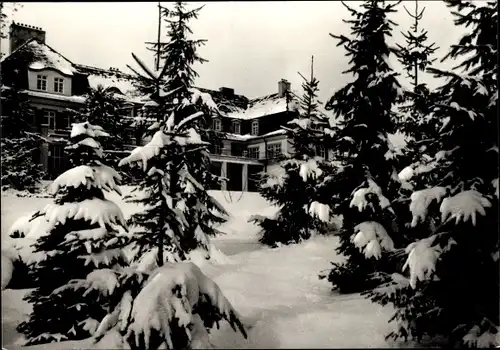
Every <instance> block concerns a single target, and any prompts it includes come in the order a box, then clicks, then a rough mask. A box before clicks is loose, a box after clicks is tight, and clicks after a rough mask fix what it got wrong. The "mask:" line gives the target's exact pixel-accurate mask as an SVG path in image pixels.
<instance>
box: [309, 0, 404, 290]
mask: <svg viewBox="0 0 500 350" xmlns="http://www.w3.org/2000/svg"><path fill="white" fill-rule="evenodd" d="M397 5H398V3H389V2H387V3H386V2H384V1H365V2H363V4H361V5H360V9H354V8H351V7H350V6H348V5H346V4H344V6H345V7H346V8H347V9H348V10H349V12H350V13H351V16H352V17H353V19H351V20H349V21H348V22H349V23H351V38H348V37H346V36H344V35H340V36H337V35H332V37H333V38H335V39H336V40H338V41H339V42H338V44H337V45H338V46H340V45H342V46H343V47H344V49H345V50H346V51H347V56H348V57H350V68H349V69H348V70H346V71H345V72H344V74H350V75H351V76H353V81H352V82H350V83H348V84H346V85H345V86H344V87H343V88H341V89H339V90H338V91H337V92H335V94H334V95H333V96H332V97H331V98H330V100H329V101H328V102H327V105H326V109H327V110H332V111H333V112H334V116H335V119H336V125H335V129H336V130H335V147H334V148H333V149H334V150H335V151H336V154H335V156H334V158H335V161H336V165H337V170H336V172H335V173H334V174H332V175H331V176H329V177H328V178H327V179H326V181H324V182H323V183H322V184H321V186H320V191H319V192H320V193H322V194H323V198H322V199H320V200H318V202H320V203H323V204H326V205H329V206H330V209H331V212H332V213H333V214H336V215H342V216H343V227H342V230H341V232H340V234H339V237H340V244H339V246H338V247H337V249H336V250H337V252H338V253H339V254H342V255H344V256H345V257H346V261H345V262H342V263H333V269H332V270H331V271H329V272H327V273H326V276H325V274H323V275H322V276H321V277H328V280H329V281H330V282H331V283H332V284H333V288H334V289H336V290H339V291H340V292H342V293H350V292H359V291H362V290H365V289H368V288H372V287H374V286H376V285H377V284H378V283H379V281H378V279H379V277H380V272H383V271H391V270H394V269H395V267H394V266H393V262H392V261H391V260H390V259H388V258H389V257H390V255H388V254H387V252H390V251H392V250H393V249H394V247H395V246H397V245H398V244H401V240H400V239H399V235H400V233H399V228H398V225H397V215H396V212H395V210H394V208H393V205H392V204H393V203H392V202H393V201H394V200H395V199H397V198H398V189H399V181H398V177H397V172H396V164H395V160H394V157H393V155H392V149H391V147H392V145H391V143H390V141H389V140H388V134H389V133H394V132H395V128H396V113H395V110H394V108H393V107H394V106H395V104H396V103H397V102H398V101H399V100H400V98H401V97H402V89H401V87H400V85H399V83H398V81H397V78H396V77H397V73H395V72H394V71H393V70H392V68H391V66H390V64H389V62H388V60H389V56H390V55H392V53H393V52H392V51H393V50H392V49H391V48H390V47H389V46H388V44H387V41H386V37H387V36H389V35H391V30H392V27H393V26H394V23H393V22H392V21H391V20H390V19H389V18H388V16H389V14H390V13H392V12H395V11H396V9H395V7H396V6H397ZM374 273H375V274H374Z"/></svg>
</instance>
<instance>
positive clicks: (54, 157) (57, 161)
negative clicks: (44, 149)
mask: <svg viewBox="0 0 500 350" xmlns="http://www.w3.org/2000/svg"><path fill="white" fill-rule="evenodd" d="M67 168H68V163H67V158H66V155H65V154H64V145H61V144H51V145H49V153H48V173H49V174H50V177H51V178H53V179H55V178H56V177H57V176H59V175H60V174H61V173H63V172H64V171H66V169H67Z"/></svg>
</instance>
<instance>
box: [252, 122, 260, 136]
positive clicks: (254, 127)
mask: <svg viewBox="0 0 500 350" xmlns="http://www.w3.org/2000/svg"><path fill="white" fill-rule="evenodd" d="M251 134H252V135H259V121H258V120H254V121H253V122H252V132H251Z"/></svg>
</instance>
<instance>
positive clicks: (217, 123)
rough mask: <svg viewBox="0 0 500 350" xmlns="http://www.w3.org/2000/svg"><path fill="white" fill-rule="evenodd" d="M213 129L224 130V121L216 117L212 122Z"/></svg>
mask: <svg viewBox="0 0 500 350" xmlns="http://www.w3.org/2000/svg"><path fill="white" fill-rule="evenodd" d="M212 126H213V129H214V130H215V131H221V130H222V121H221V120H220V119H214V120H213V122H212Z"/></svg>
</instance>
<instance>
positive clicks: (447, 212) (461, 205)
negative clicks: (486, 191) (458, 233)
mask: <svg viewBox="0 0 500 350" xmlns="http://www.w3.org/2000/svg"><path fill="white" fill-rule="evenodd" d="M489 207H491V202H490V201H489V200H488V199H487V198H485V197H484V196H483V195H482V194H481V193H479V192H477V191H475V190H469V191H464V192H460V193H459V194H457V195H455V196H453V197H448V198H445V199H444V200H443V202H442V203H441V207H440V208H439V210H440V211H441V220H442V221H443V222H445V221H447V220H451V219H455V223H456V224H458V223H459V222H460V220H463V221H464V222H467V221H468V220H469V219H471V221H472V225H474V226H476V213H479V214H481V215H482V216H485V215H486V211H485V208H489Z"/></svg>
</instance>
